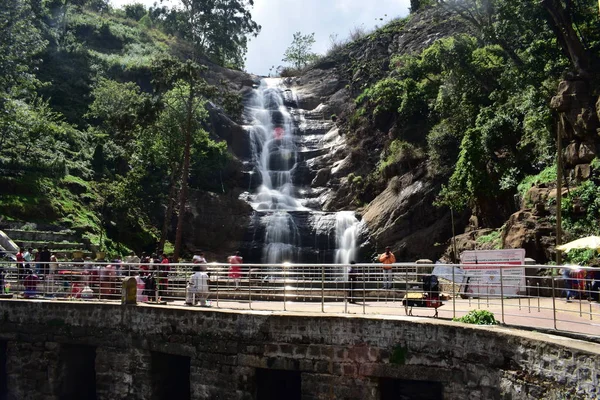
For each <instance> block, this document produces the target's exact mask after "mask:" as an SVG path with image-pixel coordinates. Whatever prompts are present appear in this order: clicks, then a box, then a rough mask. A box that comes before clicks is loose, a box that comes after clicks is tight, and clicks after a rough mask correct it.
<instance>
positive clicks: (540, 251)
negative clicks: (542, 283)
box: [502, 210, 556, 263]
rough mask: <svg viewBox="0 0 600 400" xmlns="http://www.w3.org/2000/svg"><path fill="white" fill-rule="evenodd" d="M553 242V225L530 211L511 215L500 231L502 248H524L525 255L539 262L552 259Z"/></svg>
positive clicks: (554, 241)
mask: <svg viewBox="0 0 600 400" xmlns="http://www.w3.org/2000/svg"><path fill="white" fill-rule="evenodd" d="M555 243H556V238H555V231H554V227H553V226H552V225H551V224H550V223H549V222H546V221H545V220H544V219H543V218H540V217H538V216H536V215H535V214H534V213H533V212H531V211H524V210H520V211H517V212H516V213H514V214H513V215H511V216H510V218H509V219H508V221H507V222H506V224H505V226H504V229H503V231H502V244H503V248H505V249H520V248H522V249H525V254H526V256H527V257H531V258H533V259H534V260H536V261H537V262H539V263H546V262H548V261H549V260H551V259H552V257H553V254H554V245H555Z"/></svg>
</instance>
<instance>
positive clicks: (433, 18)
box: [0, 0, 600, 262]
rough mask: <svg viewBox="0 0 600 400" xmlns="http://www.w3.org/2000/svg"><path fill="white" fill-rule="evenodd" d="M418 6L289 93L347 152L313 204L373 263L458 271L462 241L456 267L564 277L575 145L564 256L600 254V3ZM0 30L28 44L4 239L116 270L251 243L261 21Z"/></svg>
mask: <svg viewBox="0 0 600 400" xmlns="http://www.w3.org/2000/svg"><path fill="white" fill-rule="evenodd" d="M232 1H235V0H232ZM412 3H413V4H412V8H413V9H412V13H411V15H410V16H408V17H407V18H403V19H396V20H392V21H390V22H389V23H387V24H386V25H385V26H383V27H381V28H379V29H376V30H375V31H373V32H371V33H368V34H364V35H356V37H353V40H350V41H348V42H346V43H337V44H335V46H333V48H332V49H331V50H330V51H329V52H328V53H327V54H326V55H324V56H322V57H319V58H318V59H317V60H316V61H314V62H313V63H311V64H310V65H309V66H308V67H306V68H304V69H303V70H301V71H296V73H293V74H292V75H293V76H288V77H287V78H285V79H284V81H283V82H284V85H285V87H286V88H287V89H289V90H293V91H294V93H295V94H296V95H297V104H294V109H295V110H296V109H297V111H298V113H299V114H302V115H303V116H305V117H306V118H305V119H306V120H307V121H308V122H306V124H308V125H307V126H308V128H306V129H307V131H306V132H304V133H305V134H306V135H307V136H310V135H311V134H312V135H313V136H315V137H316V136H319V137H323V140H325V141H327V140H329V144H328V145H327V146H329V147H327V146H324V147H323V148H322V149H319V150H315V151H313V150H311V152H310V155H303V156H302V157H305V159H304V160H303V161H302V162H301V163H300V164H299V165H300V167H299V168H298V169H295V170H294V174H295V179H297V180H298V181H299V182H301V183H302V185H303V187H305V189H306V192H307V193H309V194H310V195H311V196H313V198H311V199H310V201H311V202H313V203H314V202H320V203H319V207H320V208H321V209H323V210H324V211H329V212H333V211H339V210H356V211H357V212H358V214H359V215H360V217H361V218H362V220H363V221H364V222H365V224H366V227H367V228H368V229H367V230H365V231H364V232H362V233H361V238H360V242H361V248H362V251H361V256H360V258H361V259H363V260H368V259H370V257H371V255H372V253H374V252H376V251H378V250H379V249H381V247H382V246H384V245H391V246H392V248H393V250H394V251H395V252H396V254H397V256H398V258H399V259H400V260H412V259H415V258H423V257H427V258H432V259H434V258H437V257H440V256H441V255H444V254H445V255H446V256H449V257H452V256H453V248H452V246H451V244H452V240H451V239H452V238H453V237H454V236H455V235H454V233H453V232H455V233H456V237H457V247H458V250H464V249H471V248H499V247H524V248H525V249H526V250H527V254H528V256H530V257H533V258H535V259H537V260H538V261H540V262H546V261H549V260H551V259H552V258H553V257H554V254H555V253H554V245H555V243H556V237H555V228H556V206H555V201H556V200H555V199H556V188H555V183H554V182H555V180H556V171H557V166H556V153H557V141H556V131H557V129H558V130H560V132H561V133H560V135H561V136H560V137H561V143H560V144H561V146H562V149H563V150H562V151H561V153H560V154H561V161H563V165H564V168H563V173H564V175H565V177H566V185H567V186H566V187H567V189H565V191H564V197H565V199H564V200H563V205H562V211H563V215H564V221H563V228H564V230H565V233H564V239H565V240H568V239H570V238H575V237H577V236H581V235H585V234H597V233H600V230H599V229H600V228H598V224H597V221H598V219H599V218H600V207H598V206H597V205H596V203H597V200H596V199H598V198H600V196H599V195H600V189H599V186H598V185H599V184H600V171H599V170H598V168H597V166H598V161H597V159H596V156H597V154H598V153H597V152H598V144H599V143H598V134H597V132H598V131H597V130H598V128H599V127H600V123H599V122H598V120H599V115H598V113H599V112H600V103H599V100H598V95H599V92H600V85H599V84H598V82H599V81H598V76H597V73H596V72H595V71H597V70H598V68H597V66H598V58H597V57H598V54H600V51H599V50H600V48H599V46H600V28H599V26H600V24H599V21H598V13H597V5H596V2H595V1H592V0H580V1H576V2H569V3H568V4H567V5H566V6H565V5H564V4H563V3H561V2H559V1H558V0H556V1H554V0H548V1H545V2H543V3H539V2H537V1H529V0H527V1H523V2H519V3H518V4H515V3H514V2H510V1H504V0H495V1H493V2H489V5H490V6H489V7H482V6H481V4H480V2H475V1H470V0H469V1H465V2H455V1H441V0H440V1H420V2H412ZM219 4H220V3H219ZM1 12H2V13H3V14H2V16H3V17H6V18H4V19H3V20H4V21H8V20H19V21H21V23H20V24H5V25H2V26H1V27H0V35H1V36H2V37H1V38H2V43H3V44H2V46H3V50H4V52H3V53H2V55H1V56H0V66H2V67H3V70H4V71H6V72H5V74H4V76H3V77H1V78H0V94H1V95H2V100H1V103H0V106H1V107H2V111H3V113H2V114H1V115H2V117H0V130H1V132H2V138H1V142H0V169H1V170H2V175H1V177H0V196H1V197H0V227H1V225H2V224H4V225H7V226H8V225H10V226H11V227H13V228H14V227H15V226H16V227H17V228H18V224H27V223H34V224H39V225H40V226H48V227H56V228H57V229H58V228H60V229H63V228H64V229H69V230H73V231H75V232H76V234H77V235H78V236H79V238H78V241H79V242H82V241H83V242H85V243H90V246H91V247H93V248H94V249H95V250H103V251H108V252H109V253H111V254H114V255H118V254H123V253H124V252H126V251H127V250H129V249H134V250H136V251H138V252H139V251H147V252H153V251H157V249H158V250H162V249H164V250H165V251H167V252H170V251H171V250H172V244H171V243H173V244H174V245H175V253H176V255H179V254H186V252H193V251H197V250H198V249H204V250H207V251H208V253H210V254H213V255H215V256H223V255H225V254H227V253H229V252H231V251H233V250H235V249H236V248H238V246H240V243H242V242H247V241H248V236H250V237H252V235H253V232H254V233H255V231H252V229H253V228H252V224H253V219H254V216H253V211H252V208H251V207H250V206H249V204H248V202H246V201H243V198H244V196H245V194H243V192H245V191H248V190H249V189H251V188H252V173H253V171H248V170H247V168H248V163H249V157H250V155H249V152H250V148H251V139H250V138H249V134H248V132H247V131H246V130H245V128H244V126H243V125H244V124H245V123H247V121H246V120H245V117H244V115H243V112H242V111H243V104H244V101H248V98H249V97H248V96H249V94H250V93H251V91H252V88H253V86H256V84H257V83H258V81H259V78H258V77H255V76H250V75H248V74H245V73H243V72H241V71H240V70H239V69H240V67H241V63H242V61H243V54H244V52H245V46H246V36H247V35H250V34H256V33H257V32H258V31H259V29H260V27H258V26H257V25H256V24H255V23H254V22H253V21H252V20H251V17H250V16H249V14H248V15H246V14H240V18H244V19H243V20H240V21H233V22H232V21H229V20H223V19H219V18H221V17H219V15H221V14H220V13H218V12H215V13H214V15H212V18H214V20H213V21H211V23H217V24H221V25H219V26H222V27H223V29H222V30H218V31H217V30H204V31H202V32H201V33H200V34H199V35H201V37H200V36H196V35H197V33H196V32H197V30H191V29H188V28H189V27H188V26H186V24H185V23H184V22H182V21H186V18H184V17H185V15H184V14H180V13H184V12H185V11H170V10H169V9H167V8H165V7H158V6H156V7H151V8H150V9H145V8H144V7H142V6H139V5H135V6H129V7H126V8H125V9H123V10H114V9H111V8H109V7H106V4H105V3H103V2H92V1H90V2H84V3H83V4H80V5H64V4H54V3H53V2H47V3H43V5H41V6H39V5H37V3H34V2H31V1H29V0H10V1H9V3H8V4H7V6H6V7H4V8H3V9H2V10H1ZM203 18H211V14H210V13H209V14H208V17H207V16H203ZM561 21H562V22H561ZM564 21H567V23H566V25H565V23H564ZM561 23H562V24H563V25H561ZM203 26H209V25H208V24H207V25H203ZM190 32H192V33H190ZM215 35H220V36H218V37H217V36H215ZM7 43H11V44H13V45H12V46H8V45H7ZM287 73H288V74H289V73H290V71H287ZM302 140H309V139H306V138H305V139H302ZM319 140H321V139H319ZM331 143H335V145H334V146H331ZM303 190H304V189H303ZM178 216H181V218H178ZM15 224H16V225H15ZM182 232H187V234H183V233H182ZM252 240H253V239H252ZM249 246H255V244H254V243H251V244H249ZM592 255H593V254H590V253H572V254H571V257H572V260H573V261H582V260H585V259H587V258H590V257H591V256H592Z"/></svg>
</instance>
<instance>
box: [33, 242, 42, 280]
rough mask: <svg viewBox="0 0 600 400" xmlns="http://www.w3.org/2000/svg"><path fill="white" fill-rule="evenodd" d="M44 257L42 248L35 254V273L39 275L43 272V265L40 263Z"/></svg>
mask: <svg viewBox="0 0 600 400" xmlns="http://www.w3.org/2000/svg"><path fill="white" fill-rule="evenodd" d="M41 257H42V248H41V247H38V248H37V251H36V252H35V256H34V261H35V271H36V272H37V273H38V274H39V273H40V272H41V271H42V264H41V263H40V258H41Z"/></svg>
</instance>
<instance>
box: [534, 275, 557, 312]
mask: <svg viewBox="0 0 600 400" xmlns="http://www.w3.org/2000/svg"><path fill="white" fill-rule="evenodd" d="M536 285H537V303H538V312H540V311H541V309H540V283H539V282H537V283H536ZM552 285H553V286H552V297H554V277H553V278H552Z"/></svg>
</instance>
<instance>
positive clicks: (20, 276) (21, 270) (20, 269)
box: [15, 247, 26, 283]
mask: <svg viewBox="0 0 600 400" xmlns="http://www.w3.org/2000/svg"><path fill="white" fill-rule="evenodd" d="M23 253H25V249H24V248H22V247H20V248H19V251H18V252H17V254H16V255H15V257H16V259H17V280H18V281H19V283H23V281H24V280H25V275H26V269H25V266H24V265H23V263H24V262H25V258H23Z"/></svg>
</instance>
